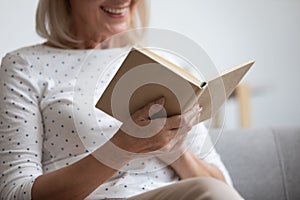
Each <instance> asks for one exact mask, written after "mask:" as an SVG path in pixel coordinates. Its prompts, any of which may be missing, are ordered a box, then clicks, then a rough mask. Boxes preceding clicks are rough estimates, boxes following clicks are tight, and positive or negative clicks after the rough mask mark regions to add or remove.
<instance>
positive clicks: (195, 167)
mask: <svg viewBox="0 0 300 200" xmlns="http://www.w3.org/2000/svg"><path fill="white" fill-rule="evenodd" d="M170 166H171V167H172V168H173V169H174V170H175V171H176V173H177V174H178V175H179V176H180V177H181V178H182V179H186V178H192V177H201V176H203V177H213V178H216V179H219V180H221V181H224V182H225V178H224V176H223V173H222V172H221V171H220V170H219V169H218V168H217V167H216V166H214V165H212V164H209V163H206V162H205V161H203V160H201V159H199V158H198V157H197V156H196V155H194V153H192V152H191V151H186V152H185V153H184V154H183V155H182V156H181V157H180V158H179V159H178V160H176V161H175V162H173V163H172V164H171V165H170Z"/></svg>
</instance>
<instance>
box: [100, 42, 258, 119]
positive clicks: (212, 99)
mask: <svg viewBox="0 0 300 200" xmlns="http://www.w3.org/2000/svg"><path fill="white" fill-rule="evenodd" d="M253 64H254V61H251V62H247V63H244V64H241V65H238V66H236V67H233V68H232V69H231V70H229V71H226V72H224V73H222V74H221V75H220V76H218V77H216V78H213V79H211V80H209V81H207V82H204V81H201V80H199V79H198V78H196V77H195V76H193V75H192V74H190V73H189V72H188V71H186V70H185V69H183V68H181V67H179V66H177V65H175V64H173V63H171V62H170V61H168V60H166V59H164V58H162V57H161V56H159V55H157V54H155V53H154V52H152V51H150V50H148V49H146V48H138V49H137V48H132V49H131V51H130V52H129V53H128V55H127V57H126V58H125V60H124V61H123V63H122V65H121V66H120V68H119V69H118V71H117V73H116V74H115V75H114V77H113V79H112V80H111V82H110V83H109V85H108V87H107V88H106V89H105V91H104V92H103V94H102V96H101V97H100V99H99V100H98V102H97V104H96V107H97V108H98V109H100V110H102V111H104V112H105V113H107V114H109V115H111V116H112V117H114V118H116V119H118V120H120V121H121V122H124V121H125V120H127V119H129V117H130V115H131V114H132V113H134V112H135V111H137V110H138V109H140V108H142V107H143V106H144V105H146V104H147V103H149V102H151V101H154V100H156V99H158V98H160V97H164V98H165V105H164V109H165V112H164V113H161V114H160V116H161V115H164V116H166V115H167V116H173V115H177V114H181V113H183V112H185V111H186V110H188V109H189V108H191V107H192V106H193V105H194V104H195V103H197V102H198V103H199V105H200V106H202V108H203V110H202V113H201V117H200V121H204V120H206V119H209V118H211V117H213V116H214V115H215V114H216V113H217V112H218V110H219V109H220V107H221V106H222V105H223V104H224V102H225V101H226V99H227V98H228V97H229V96H230V94H231V93H232V92H233V91H234V89H235V88H236V86H237V85H238V83H239V82H240V80H241V79H242V78H243V77H244V75H245V74H246V73H247V71H248V70H249V69H250V67H251V66H252V65H253ZM156 117H159V116H156Z"/></svg>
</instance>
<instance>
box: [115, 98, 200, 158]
mask: <svg viewBox="0 0 300 200" xmlns="http://www.w3.org/2000/svg"><path fill="white" fill-rule="evenodd" d="M164 103H165V100H164V98H160V99H158V100H156V101H154V102H151V103H149V104H147V105H146V106H144V107H143V108H142V109H140V110H138V111H136V112H135V113H133V114H132V116H131V119H129V120H127V121H126V122H125V123H124V124H123V125H122V126H121V128H120V129H119V131H118V132H117V133H116V134H115V135H114V136H113V137H112V139H111V142H112V143H113V144H114V145H116V146H118V147H120V148H121V149H123V150H125V151H128V152H133V153H148V152H153V151H157V150H163V151H166V152H167V151H168V150H170V149H172V148H173V146H174V145H176V144H178V142H179V140H184V138H185V136H186V134H187V133H188V132H189V131H190V130H191V128H192V127H193V125H195V124H196V123H197V121H198V119H199V117H200V111H201V109H200V107H199V105H195V106H193V107H192V108H191V109H189V110H188V111H186V112H185V113H183V114H182V115H175V116H171V117H168V118H156V119H151V116H152V115H153V114H155V113H158V112H160V111H161V110H162V109H163V106H164ZM173 139H174V140H175V141H172V140H173Z"/></svg>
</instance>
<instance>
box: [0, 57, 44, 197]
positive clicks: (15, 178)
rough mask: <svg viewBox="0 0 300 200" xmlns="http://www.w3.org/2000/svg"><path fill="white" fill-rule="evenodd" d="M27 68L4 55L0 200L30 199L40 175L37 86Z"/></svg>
mask: <svg viewBox="0 0 300 200" xmlns="http://www.w3.org/2000/svg"><path fill="white" fill-rule="evenodd" d="M33 67H34V66H33V65H31V64H30V63H29V62H28V61H27V60H26V59H24V58H22V57H21V56H20V55H18V54H17V53H15V54H14V53H12V54H7V55H6V56H5V57H4V58H3V60H2V64H1V69H0V146H1V149H0V173H1V177H0V197H1V198H0V199H3V200H4V199H5V200H6V199H31V188H32V185H33V183H34V180H35V178H37V177H38V176H39V175H41V174H42V165H41V159H42V143H43V123H42V117H41V112H40V109H39V101H40V99H41V98H43V97H42V96H41V95H40V94H41V92H40V89H39V86H38V85H39V84H38V83H37V81H36V80H37V79H36V77H37V76H38V74H33V73H32V72H31V71H32V70H31V68H33Z"/></svg>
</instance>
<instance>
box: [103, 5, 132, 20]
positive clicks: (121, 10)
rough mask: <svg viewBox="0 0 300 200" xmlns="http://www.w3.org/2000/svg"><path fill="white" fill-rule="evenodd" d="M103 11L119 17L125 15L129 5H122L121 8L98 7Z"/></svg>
mask: <svg viewBox="0 0 300 200" xmlns="http://www.w3.org/2000/svg"><path fill="white" fill-rule="evenodd" d="M100 8H101V9H102V10H103V11H104V12H105V13H107V14H108V15H109V16H110V17H116V18H120V17H123V16H125V15H126V13H127V11H128V9H129V7H123V8H111V7H105V6H101V7H100Z"/></svg>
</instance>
